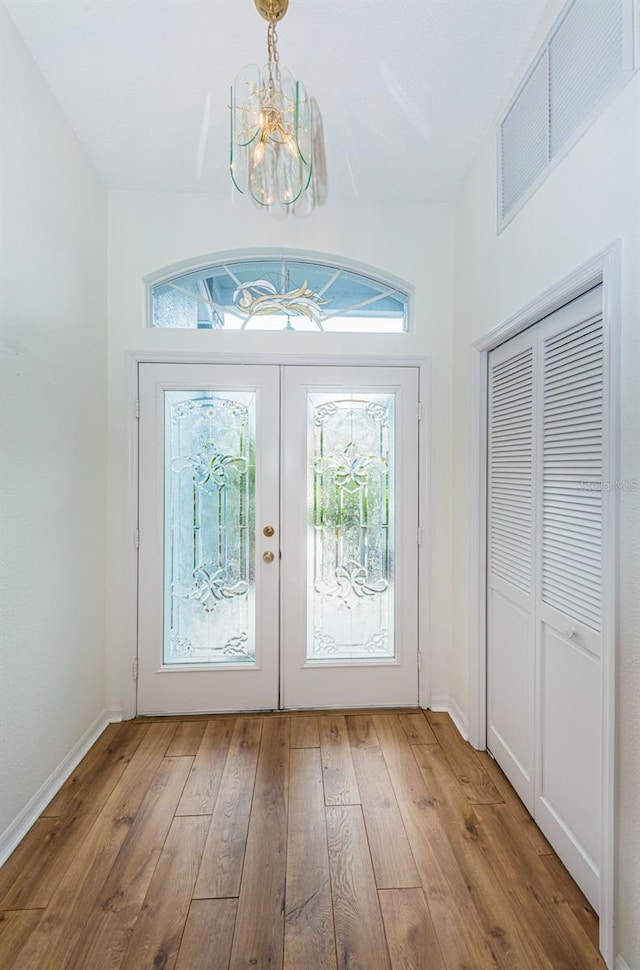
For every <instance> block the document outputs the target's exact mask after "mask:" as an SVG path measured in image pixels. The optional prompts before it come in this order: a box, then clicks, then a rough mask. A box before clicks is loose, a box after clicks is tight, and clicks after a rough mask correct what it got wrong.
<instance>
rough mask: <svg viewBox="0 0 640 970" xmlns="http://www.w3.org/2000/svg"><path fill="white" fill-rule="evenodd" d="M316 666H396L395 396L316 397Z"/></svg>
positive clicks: (311, 516)
mask: <svg viewBox="0 0 640 970" xmlns="http://www.w3.org/2000/svg"><path fill="white" fill-rule="evenodd" d="M307 415H308V419H307V441H308V464H307V469H308V471H307V508H308V537H307V552H308V591H307V600H308V603H307V605H308V617H309V620H308V630H307V657H308V659H309V660H357V659H363V660H371V659H372V658H375V657H378V658H387V659H389V658H393V657H394V656H395V645H394V477H395V467H394V465H395V463H394V449H395V398H394V395H393V394H360V393H353V394H340V395H339V396H337V395H335V394H334V395H330V394H320V393H311V394H309V395H308V411H307Z"/></svg>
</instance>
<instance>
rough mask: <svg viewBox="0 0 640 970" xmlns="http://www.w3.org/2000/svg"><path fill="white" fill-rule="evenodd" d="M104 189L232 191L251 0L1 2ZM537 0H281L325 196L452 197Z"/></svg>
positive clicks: (509, 76)
mask: <svg viewBox="0 0 640 970" xmlns="http://www.w3.org/2000/svg"><path fill="white" fill-rule="evenodd" d="M4 2H5V5H6V7H7V9H8V11H9V13H10V15H11V16H12V18H13V20H14V21H15V23H16V25H17V27H18V29H19V30H20V32H21V34H22V36H23V37H24V39H25V41H26V42H27V44H28V46H29V47H30V49H31V51H32V53H33V56H34V57H35V60H36V62H37V63H38V65H39V67H40V69H41V70H42V73H43V74H44V76H45V78H46V80H47V82H48V83H49V86H50V87H51V89H52V90H53V92H54V94H55V96H56V97H57V99H58V101H59V102H60V104H61V105H62V108H63V110H64V112H65V114H66V116H67V118H68V119H69V121H70V123H71V125H72V127H73V129H74V130H75V132H76V134H77V135H78V137H79V139H80V141H81V142H82V144H83V145H84V147H85V149H86V151H87V153H88V155H89V157H90V158H91V160H92V161H93V163H94V165H95V167H96V169H97V171H98V172H99V174H100V175H101V177H102V179H103V180H104V182H105V184H106V185H107V186H108V187H109V188H114V189H142V190H153V191H185V192H224V193H227V192H228V191H229V175H228V170H227V164H228V129H229V121H228V108H227V106H228V103H229V86H230V84H231V81H232V80H233V77H234V76H235V74H236V73H237V72H238V71H239V70H240V69H241V68H242V67H243V66H244V65H245V64H247V63H252V62H256V63H259V64H262V63H264V61H265V60H266V23H265V22H264V21H263V20H262V19H261V17H260V16H259V15H258V13H257V11H256V9H255V7H254V4H253V0H4ZM546 2H547V0H291V2H290V5H289V12H288V13H287V16H286V18H285V20H284V21H283V22H282V23H281V25H280V27H279V30H278V33H279V50H280V58H281V61H282V63H283V64H284V65H285V66H286V67H288V68H289V69H290V70H291V71H292V72H293V73H294V75H296V76H298V77H299V78H300V79H301V80H303V81H304V83H305V85H306V87H307V90H308V92H309V94H310V95H312V96H313V97H314V98H315V99H316V101H317V103H318V105H319V108H320V112H321V114H322V120H323V125H324V135H325V144H326V156H327V169H328V182H329V193H330V195H331V196H332V197H333V198H341V199H353V198H361V199H371V198H374V199H391V200H396V201H416V200H424V201H450V200H451V199H452V198H454V196H455V193H456V189H457V187H458V185H459V184H460V182H461V180H462V179H463V178H464V176H465V174H466V172H467V171H468V169H469V166H470V165H471V163H472V161H473V159H474V156H475V154H476V152H477V150H478V148H479V146H480V144H481V142H482V140H483V138H484V136H485V135H486V133H487V131H488V130H489V127H490V126H491V125H492V124H493V123H494V122H495V118H496V112H497V110H498V108H499V106H500V104H501V102H502V100H503V98H504V97H505V95H506V94H507V93H508V91H509V86H510V85H511V84H512V83H513V81H514V72H515V71H516V70H517V68H518V65H519V62H520V59H521V58H522V56H523V55H524V53H525V51H526V48H527V46H528V44H529V42H530V40H531V37H532V35H533V33H534V31H535V29H536V27H537V25H538V24H539V22H540V19H541V17H542V15H543V11H544V8H545V5H546Z"/></svg>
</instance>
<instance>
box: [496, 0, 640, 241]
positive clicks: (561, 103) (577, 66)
mask: <svg viewBox="0 0 640 970" xmlns="http://www.w3.org/2000/svg"><path fill="white" fill-rule="evenodd" d="M633 13H634V11H633V3H632V0H598V2H593V0H571V2H570V3H568V4H567V6H566V7H565V9H564V11H563V13H562V15H561V16H560V17H559V18H558V21H557V22H556V24H555V26H554V27H553V30H552V31H551V34H550V35H549V37H548V38H547V40H546V42H545V44H544V46H543V48H542V50H541V51H540V53H539V54H538V56H537V57H536V59H535V61H534V63H533V65H532V67H531V68H530V69H529V71H528V73H527V75H526V77H525V78H524V80H523V82H522V84H521V85H520V87H519V88H518V90H517V92H516V95H515V97H514V98H513V100H512V101H511V103H510V105H509V107H508V109H507V111H506V113H505V115H504V117H503V119H502V121H501V123H500V126H499V131H498V228H499V230H500V229H503V228H504V226H505V225H506V224H507V223H508V222H509V220H510V219H511V218H512V217H513V216H514V215H515V213H516V212H517V211H518V210H519V209H520V208H521V206H522V205H523V204H524V202H525V201H526V200H527V199H528V198H529V196H530V195H531V194H532V193H533V192H534V191H535V190H536V189H537V188H538V186H539V185H540V183H541V182H542V181H543V180H544V178H545V177H546V175H547V173H548V172H549V171H550V169H551V167H552V165H553V164H555V163H557V162H558V161H559V160H560V158H562V156H563V155H565V154H566V153H567V152H568V151H569V149H570V148H571V147H572V146H573V145H574V144H575V143H576V141H577V140H578V138H580V136H581V135H582V134H583V133H584V131H585V130H586V129H587V127H588V126H589V125H590V124H591V123H592V122H593V121H594V119H595V118H596V117H597V115H598V114H599V113H600V111H601V110H602V108H603V107H604V105H605V103H606V102H607V100H608V99H609V98H610V97H611V96H612V95H613V94H614V93H615V91H617V90H618V88H619V87H620V86H621V85H622V84H623V83H624V82H625V81H626V80H627V79H628V78H629V77H630V76H631V73H632V72H633V67H634V51H633V36H634V33H633Z"/></svg>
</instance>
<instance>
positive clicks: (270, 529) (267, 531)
mask: <svg viewBox="0 0 640 970" xmlns="http://www.w3.org/2000/svg"><path fill="white" fill-rule="evenodd" d="M275 531H276V530H275V529H274V528H273V526H272V525H265V527H264V529H263V530H262V534H263V536H266V537H267V539H270V538H271V536H272V535H273V533H274V532H275Z"/></svg>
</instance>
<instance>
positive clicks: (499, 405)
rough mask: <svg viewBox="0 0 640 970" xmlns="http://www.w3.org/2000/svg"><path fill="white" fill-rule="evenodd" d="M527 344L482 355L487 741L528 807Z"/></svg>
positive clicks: (530, 439)
mask: <svg viewBox="0 0 640 970" xmlns="http://www.w3.org/2000/svg"><path fill="white" fill-rule="evenodd" d="M534 395H535V349H534V347H533V344H532V335H531V334H528V333H525V334H522V335H520V336H519V337H516V338H515V339H514V340H511V341H509V343H508V344H505V345H504V346H503V347H499V348H498V349H497V350H495V351H493V352H492V353H491V355H490V358H489V434H488V441H489V469H488V496H489V509H488V511H489V515H488V538H489V546H488V573H489V593H488V602H487V626H488V645H489V646H488V661H487V663H488V691H487V702H488V704H487V710H488V717H487V740H488V747H489V750H490V751H491V752H492V754H493V755H494V756H495V757H496V759H497V760H498V761H499V763H500V765H501V766H502V768H503V770H504V772H505V774H506V775H507V777H508V778H509V780H510V781H511V784H512V785H513V786H514V788H515V789H516V791H517V792H518V794H519V795H520V797H521V798H522V800H523V801H524V803H525V804H526V805H527V807H528V808H529V810H530V811H532V810H533V799H534V792H533V777H534V771H533V768H534V764H533V760H534V734H533V711H534V707H533V696H534V646H535V626H534V605H535V597H534V576H535V570H534V532H533V517H534V508H535V495H534V452H535V442H534V410H533V408H534Z"/></svg>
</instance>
